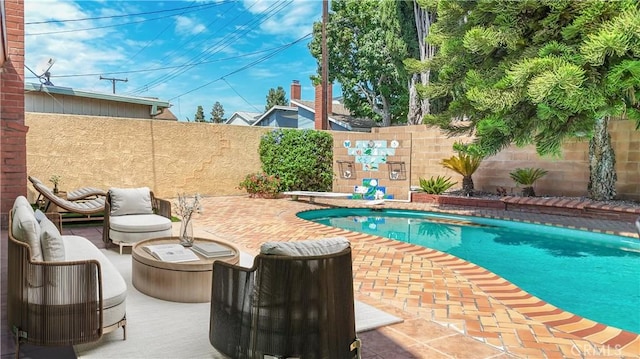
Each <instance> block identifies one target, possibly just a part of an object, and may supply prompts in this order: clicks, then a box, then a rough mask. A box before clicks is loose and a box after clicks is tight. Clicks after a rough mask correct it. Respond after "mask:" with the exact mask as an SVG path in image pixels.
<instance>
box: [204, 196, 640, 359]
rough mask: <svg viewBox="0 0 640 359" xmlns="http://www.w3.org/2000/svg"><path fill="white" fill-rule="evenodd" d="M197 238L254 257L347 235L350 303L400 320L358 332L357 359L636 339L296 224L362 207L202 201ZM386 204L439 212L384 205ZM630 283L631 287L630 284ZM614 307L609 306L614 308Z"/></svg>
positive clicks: (483, 280)
mask: <svg viewBox="0 0 640 359" xmlns="http://www.w3.org/2000/svg"><path fill="white" fill-rule="evenodd" d="M203 204H204V214H203V215H201V216H200V217H199V218H196V219H195V222H194V228H195V229H196V232H197V233H196V234H198V232H199V233H200V234H201V235H207V236H211V237H214V238H216V239H221V240H227V241H231V242H233V243H235V244H236V245H237V246H239V247H240V248H241V249H242V250H244V251H247V252H249V253H251V254H257V253H258V251H259V247H260V244H261V243H263V242H265V241H280V240H282V241H285V240H297V239H308V238H320V237H327V236H336V235H341V236H346V237H347V238H348V239H349V240H350V241H351V243H352V246H353V260H354V267H353V268H354V286H355V290H356V298H357V299H358V300H361V301H363V302H366V303H368V304H371V305H374V306H376V307H378V308H380V309H383V310H386V311H389V312H391V313H393V314H395V315H397V316H400V317H402V318H403V319H404V322H403V323H401V324H395V325H390V326H387V327H384V328H380V329H378V330H375V331H370V332H365V333H362V334H361V338H362V339H363V344H364V357H365V358H596V357H597V358H603V357H607V358H638V357H640V339H639V338H638V336H637V335H636V334H633V333H629V332H625V331H621V330H619V329H616V328H611V327H607V326H604V325H602V324H598V323H595V322H592V321H590V320H587V319H584V318H581V317H578V316H576V315H573V314H571V313H567V312H564V311H562V310H560V309H558V308H556V307H554V306H552V305H550V304H548V303H545V302H543V301H541V300H540V299H538V298H536V297H533V296H531V295H530V294H528V293H525V292H523V291H522V290H520V289H519V288H518V287H516V286H515V285H513V284H511V283H509V282H507V281H506V280H504V279H502V278H500V277H498V276H496V275H495V274H493V273H491V272H488V271H486V270H485V269H483V268H480V267H478V266H476V265H474V264H472V263H469V262H466V261H464V260H461V259H458V258H456V257H453V256H450V255H448V254H445V253H442V252H438V251H434V250H430V249H425V248H422V247H418V246H414V245H412V244H407V243H402V242H397V241H393V240H390V239H385V238H381V237H377V236H371V235H366V234H361V233H354V232H349V231H345V230H341V229H337V228H331V227H327V226H324V225H320V224H316V223H312V222H309V221H305V220H302V219H300V218H298V217H297V216H296V213H298V212H300V211H305V210H310V209H317V208H324V207H325V206H327V205H336V206H345V207H358V206H361V207H366V206H364V201H356V200H323V199H317V200H316V203H308V202H305V201H292V200H289V199H277V200H272V199H249V198H246V197H210V198H205V199H204V201H203ZM384 206H385V207H393V208H403V209H417V210H441V211H442V210H443V209H442V208H440V209H438V208H434V207H432V206H430V205H426V204H420V203H406V202H389V201H388V202H386V203H385V204H384ZM446 211H447V212H455V213H457V214H467V215H481V216H488V217H493V218H507V217H508V218H511V219H515V220H520V221H529V222H534V223H547V224H555V225H562V226H565V227H572V228H583V229H590V230H596V231H603V232H609V233H617V234H621V235H625V236H635V237H636V238H637V235H636V234H635V229H634V227H633V224H632V223H626V222H618V221H606V220H595V219H584V218H573V217H567V216H554V215H544V214H532V213H523V212H520V213H518V212H507V211H499V210H490V209H475V210H474V209H460V208H458V209H454V208H451V209H447V210H446ZM630 285H631V284H630ZM612 305H613V304H612Z"/></svg>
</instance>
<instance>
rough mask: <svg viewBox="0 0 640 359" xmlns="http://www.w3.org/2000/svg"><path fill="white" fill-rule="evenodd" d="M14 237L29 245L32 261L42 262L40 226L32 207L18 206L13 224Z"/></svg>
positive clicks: (14, 213)
mask: <svg viewBox="0 0 640 359" xmlns="http://www.w3.org/2000/svg"><path fill="white" fill-rule="evenodd" d="M11 233H12V235H13V237H14V238H15V239H17V240H19V241H22V242H24V243H26V244H28V245H29V249H30V250H31V260H32V261H42V259H43V257H42V250H41V246H40V224H39V223H38V220H37V219H36V217H35V215H34V213H33V210H32V209H31V208H30V207H25V206H18V208H16V209H15V211H14V212H13V218H12V223H11Z"/></svg>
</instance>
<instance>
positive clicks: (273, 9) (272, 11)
mask: <svg viewBox="0 0 640 359" xmlns="http://www.w3.org/2000/svg"><path fill="white" fill-rule="evenodd" d="M292 2H293V1H289V2H287V3H280V4H278V5H277V6H276V5H270V6H269V8H268V10H267V11H265V12H263V13H262V14H261V15H262V17H258V18H256V19H252V20H251V21H249V22H248V23H247V24H245V25H244V26H241V27H240V28H236V30H234V31H233V32H231V33H229V34H227V35H225V37H223V38H222V39H221V40H219V41H218V42H217V43H215V44H214V45H212V46H211V47H210V48H209V49H208V50H206V51H203V52H201V53H200V54H199V55H196V56H195V57H193V58H192V59H193V60H195V59H198V58H200V59H201V60H202V59H204V60H206V59H208V58H211V57H212V56H213V55H215V54H217V53H218V52H220V51H222V50H223V49H224V48H226V47H227V46H229V45H230V44H232V43H233V42H234V41H235V40H237V39H239V38H240V37H241V36H242V35H244V34H246V33H249V32H250V31H252V30H253V28H254V27H256V26H257V25H259V24H261V23H263V22H265V21H266V20H268V19H269V18H271V17H272V16H275V15H276V14H277V13H279V12H280V11H282V10H283V9H284V8H286V7H287V6H289V5H290V4H291V3H292ZM239 29H242V30H239ZM232 36H233V37H232ZM194 66H195V65H194V63H189V62H187V63H185V64H184V67H183V68H181V69H178V70H175V71H172V73H170V74H167V75H165V76H161V77H160V78H158V79H156V80H153V81H150V82H149V83H147V84H146V85H143V86H141V87H139V88H137V89H135V90H133V91H130V92H129V93H128V94H136V93H140V92H143V91H148V90H150V89H152V88H154V87H157V86H160V85H161V84H163V83H165V82H167V81H170V80H172V79H174V78H176V77H178V76H180V75H181V74H183V73H185V72H186V71H188V70H190V69H192V68H193V67H194Z"/></svg>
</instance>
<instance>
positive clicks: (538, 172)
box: [509, 167, 547, 197]
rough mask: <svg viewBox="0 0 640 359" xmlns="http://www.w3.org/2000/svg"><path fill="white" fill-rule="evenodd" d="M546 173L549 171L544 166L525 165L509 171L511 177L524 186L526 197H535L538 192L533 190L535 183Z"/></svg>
mask: <svg viewBox="0 0 640 359" xmlns="http://www.w3.org/2000/svg"><path fill="white" fill-rule="evenodd" d="M546 174H547V171H545V170H543V169H542V168H531V167H525V168H516V169H515V170H513V171H511V172H510V173H509V176H511V179H512V180H514V181H515V182H516V183H517V184H519V185H523V186H524V188H523V189H522V195H523V196H524V197H535V195H536V192H535V191H534V190H533V184H534V183H535V182H536V181H537V180H539V179H540V178H542V177H544V176H545V175H546Z"/></svg>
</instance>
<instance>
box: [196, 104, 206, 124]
mask: <svg viewBox="0 0 640 359" xmlns="http://www.w3.org/2000/svg"><path fill="white" fill-rule="evenodd" d="M193 120H194V121H195V122H207V120H205V118H204V109H203V108H202V106H198V109H197V110H196V114H195V115H194V116H193Z"/></svg>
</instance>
